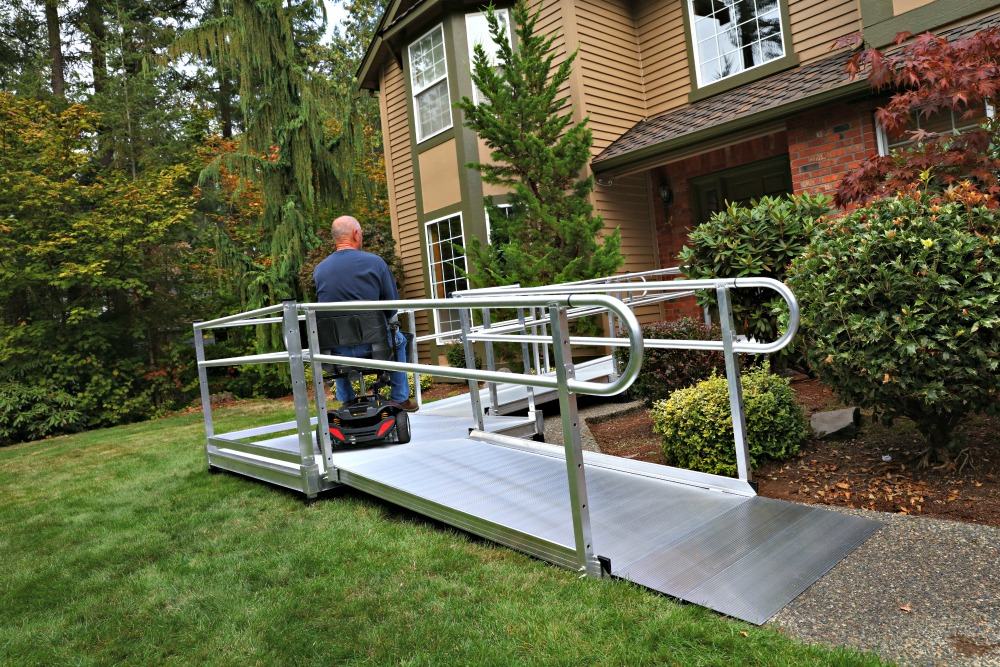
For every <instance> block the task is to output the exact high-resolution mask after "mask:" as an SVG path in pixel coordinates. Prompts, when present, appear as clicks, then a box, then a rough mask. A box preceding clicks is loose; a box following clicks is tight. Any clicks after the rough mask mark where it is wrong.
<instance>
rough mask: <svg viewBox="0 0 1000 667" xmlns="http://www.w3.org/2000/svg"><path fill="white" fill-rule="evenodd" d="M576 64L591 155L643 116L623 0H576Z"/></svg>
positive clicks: (632, 33) (634, 44) (635, 46)
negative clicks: (577, 46)
mask: <svg viewBox="0 0 1000 667" xmlns="http://www.w3.org/2000/svg"><path fill="white" fill-rule="evenodd" d="M576 26H577V37H578V39H579V42H580V53H579V56H578V58H577V67H578V69H579V72H580V82H581V84H582V86H583V90H582V91H581V93H582V99H583V106H584V109H583V112H584V113H586V114H587V115H589V116H590V128H591V130H592V131H593V133H594V145H593V148H592V152H593V154H594V155H596V154H598V153H600V152H601V151H602V150H604V149H605V148H607V146H608V144H610V143H611V142H612V141H614V140H615V139H617V138H618V137H620V136H621V135H622V134H624V133H625V131H626V130H628V129H629V128H630V127H632V126H633V125H635V124H636V123H637V122H639V121H640V120H642V119H643V118H644V117H645V116H646V91H645V88H644V86H643V80H642V62H641V58H640V56H639V43H638V38H637V37H636V27H635V21H634V20H633V18H632V11H631V8H630V6H629V2H627V0H577V1H576Z"/></svg>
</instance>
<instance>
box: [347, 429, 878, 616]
mask: <svg viewBox="0 0 1000 667" xmlns="http://www.w3.org/2000/svg"><path fill="white" fill-rule="evenodd" d="M439 420H440V423H438V422H439ZM421 421H422V422H427V423H422V424H420V425H419V427H418V425H417V424H414V440H413V442H411V443H410V444H408V445H396V446H388V447H380V448H375V449H362V450H355V451H346V452H337V453H336V454H335V455H334V459H333V465H334V466H335V467H336V468H337V469H338V471H337V472H338V476H339V480H338V481H340V482H342V483H344V484H346V485H348V486H352V487H355V488H357V489H359V490H361V491H364V492H367V493H370V494H372V495H375V496H378V497H381V498H383V499H385V500H388V501H389V502H393V503H395V504H399V505H402V506H404V507H408V508H409V509H412V510H414V511H417V512H420V513H422V514H425V515H427V516H431V517H433V518H435V519H438V520H440V521H443V522H445V523H448V524H450V525H453V526H455V527H458V528H460V529H462V530H466V531H468V532H471V533H474V534H477V535H480V536H482V537H485V538H487V539H490V540H494V541H496V542H500V543H502V544H506V545H508V546H511V547H513V548H515V549H518V550H521V551H525V552H527V553H530V554H532V555H535V556H537V557H539V558H542V559H545V560H548V561H550V562H554V563H557V564H561V565H567V566H572V564H573V560H572V557H573V553H574V549H573V532H572V523H571V518H570V510H569V491H568V488H567V482H566V466H565V461H564V460H562V459H561V458H560V457H559V456H557V455H554V454H555V453H556V452H558V451H559V448H555V447H550V449H549V451H548V452H547V453H545V454H543V453H539V452H538V451H530V450H529V449H519V448H512V447H507V446H503V445H499V444H491V443H487V442H482V441H479V440H474V439H471V438H469V437H468V435H467V433H466V431H467V429H466V427H465V426H461V427H459V424H460V423H463V422H460V420H453V419H449V418H447V417H433V416H431V415H423V416H422V419H421ZM452 422H454V424H453V423H452ZM449 426H450V427H451V428H447V427H449ZM439 427H445V428H439ZM421 433H423V434H428V433H434V437H433V438H428V437H426V436H424V437H420V434H421ZM531 447H532V448H536V449H537V448H538V445H537V444H535V443H531ZM657 467H659V468H663V470H665V471H668V470H670V469H668V468H665V467H663V466H657ZM586 473H587V487H588V494H589V501H590V502H589V506H590V512H591V526H592V530H593V540H594V553H595V554H597V555H600V556H606V557H608V558H610V560H611V572H612V574H613V575H615V576H618V577H621V578H623V579H628V580H630V581H633V582H635V583H637V584H641V585H643V586H646V587H648V588H651V589H654V590H657V591H660V592H663V593H666V594H667V595H670V596H673V597H677V598H680V599H682V600H686V601H689V602H693V603H695V604H698V605H702V606H705V607H709V608H711V609H714V610H716V611H719V612H722V613H724V614H727V615H730V616H733V617H736V618H740V619H743V620H746V621H749V622H751V623H757V624H761V623H764V622H765V621H766V620H767V619H768V618H770V617H771V616H773V615H774V614H775V613H776V612H777V611H778V610H780V609H781V608H782V607H783V606H785V605H786V604H787V603H788V602H790V601H791V600H793V599H794V598H795V597H796V596H798V595H799V594H800V593H801V592H802V591H804V590H805V589H806V588H808V587H809V586H810V585H812V584H813V583H814V582H815V581H816V580H817V579H819V578H820V577H821V576H823V574H825V573H826V572H827V571H828V570H829V569H830V568H832V567H833V566H834V565H836V564H837V562H839V561H840V560H841V559H842V558H843V557H844V556H846V555H847V554H848V553H850V552H851V551H852V550H853V549H854V548H855V547H857V546H858V545H860V544H861V543H862V542H864V541H865V539H867V538H868V536H870V535H871V534H872V533H873V532H874V531H875V530H877V529H878V527H879V525H880V524H878V523H876V522H874V521H869V520H867V519H862V518H859V517H854V516H850V515H846V514H840V513H837V512H833V511H830V510H825V509H821V508H817V507H810V506H804V505H796V504H793V503H787V502H783V501H778V500H771V499H767V498H760V497H754V496H749V497H748V496H744V495H738V494H735V493H724V492H721V491H718V490H713V489H705V488H700V487H698V486H694V485H690V484H683V483H677V482H671V481H667V480H664V479H659V478H656V477H655V476H646V475H640V474H634V473H630V472H625V471H622V470H616V469H612V468H609V467H604V466H594V465H588V466H587V469H586Z"/></svg>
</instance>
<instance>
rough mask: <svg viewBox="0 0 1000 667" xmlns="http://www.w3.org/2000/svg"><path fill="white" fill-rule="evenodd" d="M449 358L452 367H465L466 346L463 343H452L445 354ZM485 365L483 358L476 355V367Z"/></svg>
mask: <svg viewBox="0 0 1000 667" xmlns="http://www.w3.org/2000/svg"><path fill="white" fill-rule="evenodd" d="M444 356H445V357H446V358H447V359H448V365H449V366H451V367H452V368H465V348H464V347H463V346H461V345H452V346H451V347H449V348H448V351H447V352H445V355H444ZM482 367H483V360H482V359H481V358H480V357H479V355H478V354H477V355H476V368H482Z"/></svg>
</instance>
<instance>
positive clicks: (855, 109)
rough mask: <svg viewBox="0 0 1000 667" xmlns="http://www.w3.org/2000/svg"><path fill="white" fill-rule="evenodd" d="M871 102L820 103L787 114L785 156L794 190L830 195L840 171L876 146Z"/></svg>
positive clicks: (845, 169) (841, 176)
mask: <svg viewBox="0 0 1000 667" xmlns="http://www.w3.org/2000/svg"><path fill="white" fill-rule="evenodd" d="M873 113H874V104H873V103H870V102H866V101H862V102H854V103H849V104H839V105H836V106H833V107H822V108H820V109H815V110H812V111H807V112H805V113H802V114H799V115H798V116H794V117H792V118H790V119H789V120H788V122H787V127H788V157H789V161H790V162H791V168H792V185H793V187H794V188H795V192H810V193H819V192H823V193H826V194H829V195H832V194H833V193H834V192H835V191H836V190H837V185H838V184H839V183H840V181H841V179H842V178H843V177H844V175H845V174H846V173H847V172H849V171H850V170H852V169H854V168H855V167H856V166H857V165H858V163H860V162H861V161H862V160H863V159H864V158H866V157H868V156H869V155H872V154H874V153H875V152H876V150H877V148H878V143H877V140H876V138H875V120H874V116H873Z"/></svg>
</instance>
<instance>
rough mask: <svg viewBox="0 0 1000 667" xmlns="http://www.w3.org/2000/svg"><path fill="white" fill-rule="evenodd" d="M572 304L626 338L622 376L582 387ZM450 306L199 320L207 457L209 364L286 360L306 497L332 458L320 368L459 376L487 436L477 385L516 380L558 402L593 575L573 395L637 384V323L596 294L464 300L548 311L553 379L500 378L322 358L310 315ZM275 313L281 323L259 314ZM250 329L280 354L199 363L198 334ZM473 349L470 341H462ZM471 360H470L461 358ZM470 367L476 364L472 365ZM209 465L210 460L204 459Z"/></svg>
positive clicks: (579, 529)
mask: <svg viewBox="0 0 1000 667" xmlns="http://www.w3.org/2000/svg"><path fill="white" fill-rule="evenodd" d="M571 302H572V304H574V305H580V306H587V307H591V308H604V309H607V310H608V311H610V312H613V313H614V314H615V316H616V317H618V318H619V319H620V320H621V322H622V323H623V325H624V326H623V328H624V332H625V334H626V336H627V340H628V341H629V342H628V347H629V351H630V359H629V363H628V364H627V366H626V368H625V369H624V370H623V372H622V373H621V375H619V376H618V377H617V378H614V379H613V380H612V381H610V382H588V381H581V380H577V379H576V378H575V371H574V366H573V361H572V351H571V348H570V346H571V341H570V336H569V319H568V317H567V314H566V311H567V310H568V308H569V307H570V305H571ZM455 305H456V303H455V301H454V300H449V299H425V300H410V301H351V302H338V303H303V304H298V303H295V302H292V301H286V302H285V303H284V304H282V305H281V306H271V307H269V308H262V309H258V310H255V311H250V312H247V313H240V314H238V315H233V316H229V317H223V318H218V319H215V320H210V321H207V322H198V323H196V324H195V325H194V329H195V349H196V354H197V357H198V375H199V380H200V383H201V399H202V409H203V411H204V416H205V431H206V435H207V437H208V448H209V452H211V451H212V447H213V446H215V447H217V446H219V445H225V444H226V438H225V437H221V436H216V435H215V433H214V429H213V425H212V406H211V395H210V391H209V385H208V375H207V370H208V369H209V368H213V367H222V366H234V365H245V364H254V363H282V362H287V363H288V367H289V372H290V376H291V380H292V401H293V405H294V408H295V421H294V430H295V431H296V435H297V439H298V446H299V458H300V466H299V471H300V475H301V477H302V489H303V491H305V492H306V494H307V495H309V496H314V495H315V494H316V493H317V492H318V490H319V488H320V480H321V478H322V477H323V476H328V475H329V474H330V473H331V472H332V470H331V464H332V460H333V453H332V449H331V443H330V440H329V431H328V428H329V425H328V424H327V414H326V389H325V384H324V380H323V373H322V365H323V364H337V365H340V366H350V367H354V368H365V369H376V370H387V371H403V372H409V373H414V374H420V373H431V374H434V375H437V376H443V377H451V378H456V379H464V380H467V381H468V382H469V388H470V396H471V408H472V414H473V419H474V421H475V426H476V429H477V430H478V431H480V432H482V431H485V429H486V424H485V420H484V412H483V409H482V405H481V403H480V401H479V388H478V383H479V382H480V381H486V382H505V383H515V384H521V385H524V386H532V387H543V388H548V389H555V390H556V391H558V393H559V403H560V408H561V416H562V423H563V433H564V437H563V441H564V447H563V449H564V456H565V461H566V471H567V477H568V486H569V495H570V502H571V513H572V520H573V534H574V542H575V552H576V563H577V566H578V567H579V568H580V570H581V571H584V572H588V573H590V574H595V575H598V574H599V573H600V572H599V564H598V563H597V560H596V558H595V557H594V553H593V546H592V540H591V529H590V512H589V510H588V509H587V488H586V475H585V471H584V466H583V450H582V443H581V439H580V428H579V418H578V414H577V405H576V395H577V394H593V395H601V396H610V395H614V394H617V393H620V392H622V391H624V390H625V389H627V388H628V387H629V385H631V384H632V382H633V381H634V380H635V378H636V376H637V375H638V373H639V368H640V366H641V364H642V354H643V348H642V333H641V330H640V327H639V322H638V320H637V319H636V318H635V316H634V315H633V314H632V311H631V310H629V308H628V307H626V306H625V305H624V304H623V303H622V302H621V301H619V300H618V299H615V298H613V297H610V296H606V295H601V294H582V295H572V296H569V295H567V296H558V295H538V296H487V297H469V298H467V299H463V300H462V311H461V312H462V313H463V317H464V318H465V320H466V321H467V320H468V318H469V314H468V313H469V309H472V308H514V309H517V308H522V309H524V308H542V309H545V310H546V311H547V313H548V319H549V323H550V328H551V332H552V334H551V341H549V342H550V344H551V345H552V348H553V351H554V356H555V361H556V368H555V376H554V377H552V376H549V375H540V374H528V373H500V372H496V371H488V370H479V369H476V368H475V367H471V368H469V367H466V368H452V367H442V366H435V365H429V364H421V363H416V362H400V361H383V360H375V359H361V358H356V357H344V356H338V355H333V354H323V353H322V352H321V351H320V349H319V335H318V328H317V318H316V313H317V312H320V311H337V312H348V311H370V310H390V309H398V310H407V311H409V312H410V314H411V315H412V314H413V311H417V310H425V309H426V310H435V309H448V310H451V309H454V308H455ZM279 311H280V312H281V313H282V315H281V317H280V318H276V317H265V316H269V315H272V314H273V313H276V312H279ZM303 320H304V321H305V323H306V331H307V335H308V341H309V346H308V349H303V347H302V344H301V336H300V322H301V321H303ZM255 324H272V325H274V324H280V325H281V327H282V337H283V340H284V342H285V346H286V351H285V352H270V353H264V354H256V355H244V356H238V357H228V358H222V359H212V360H208V359H206V358H205V348H204V341H203V337H202V331H204V330H208V329H215V328H221V327H225V326H252V325H255ZM467 344H468V345H471V342H468V343H467ZM467 359H469V360H470V361H471V360H472V359H473V357H472V356H471V355H469V356H468V357H467ZM306 363H310V364H312V368H313V373H312V376H313V382H314V389H315V402H316V412H317V424H318V429H317V432H318V433H319V435H320V438H319V443H318V445H319V447H320V450H321V456H320V457H319V458H320V463H319V465H317V461H316V459H317V457H316V454H315V449H314V448H315V444H314V443H316V441H315V440H314V439H313V430H312V423H313V422H312V420H311V417H310V401H309V394H308V390H307V386H306V373H305V365H306ZM473 363H474V362H473ZM266 432H270V431H268V430H261V429H258V430H255V433H266ZM210 463H211V461H210Z"/></svg>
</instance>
